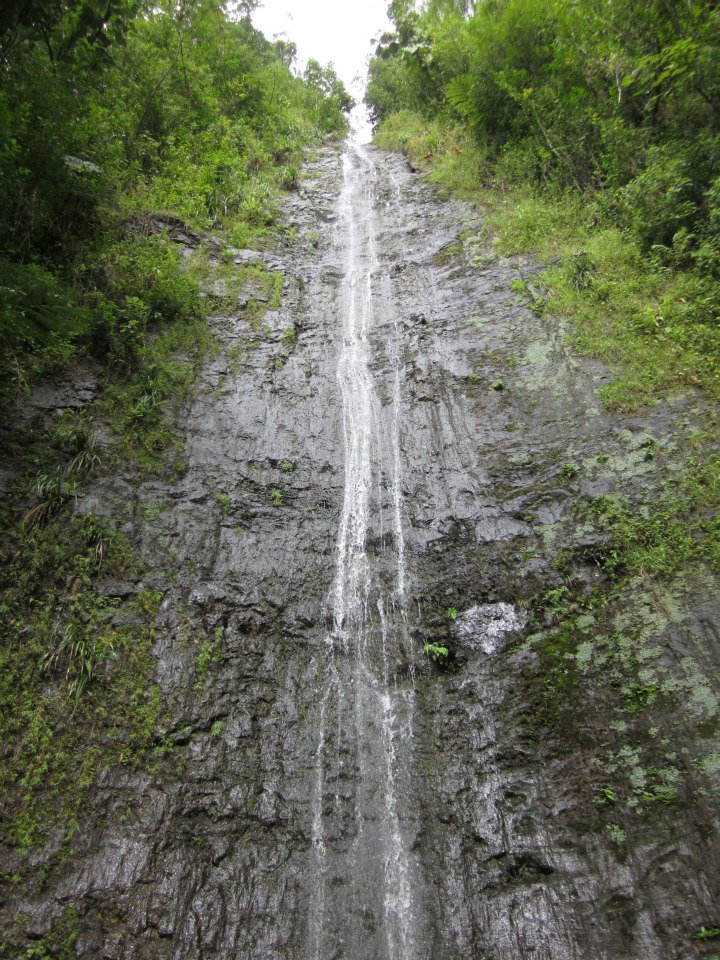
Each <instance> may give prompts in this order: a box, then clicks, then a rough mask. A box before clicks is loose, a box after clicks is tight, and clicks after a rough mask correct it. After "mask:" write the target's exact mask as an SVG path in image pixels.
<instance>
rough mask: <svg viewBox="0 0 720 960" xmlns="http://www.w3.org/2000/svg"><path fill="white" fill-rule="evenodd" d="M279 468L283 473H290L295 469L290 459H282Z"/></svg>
mask: <svg viewBox="0 0 720 960" xmlns="http://www.w3.org/2000/svg"><path fill="white" fill-rule="evenodd" d="M280 469H281V470H282V472H283V473H292V472H293V470H294V469H295V464H294V463H293V462H292V460H283V462H282V463H281V464H280Z"/></svg>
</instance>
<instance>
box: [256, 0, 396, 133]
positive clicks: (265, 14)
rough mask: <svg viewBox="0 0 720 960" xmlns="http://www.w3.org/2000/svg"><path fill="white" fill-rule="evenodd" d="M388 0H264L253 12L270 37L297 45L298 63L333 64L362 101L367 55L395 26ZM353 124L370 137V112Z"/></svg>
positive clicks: (358, 115)
mask: <svg viewBox="0 0 720 960" xmlns="http://www.w3.org/2000/svg"><path fill="white" fill-rule="evenodd" d="M387 4H388V0H263V2H262V6H261V7H259V8H258V9H257V10H256V11H255V12H254V13H253V15H252V20H253V23H254V24H255V26H256V27H257V28H258V29H259V30H262V32H263V33H264V34H265V36H266V37H267V38H268V40H273V39H274V38H275V37H276V36H278V37H280V38H281V39H283V40H292V41H293V42H294V43H295V44H297V50H298V64H297V65H298V66H299V67H300V68H301V69H302V67H304V66H305V63H306V62H307V61H308V60H311V59H314V60H319V61H320V63H321V64H322V65H323V66H327V65H328V64H329V63H332V65H333V66H334V68H335V71H336V72H337V74H338V76H339V77H340V79H341V80H342V81H343V83H344V84H345V86H346V87H347V88H348V90H349V91H350V93H351V94H352V95H353V97H354V98H355V99H356V100H357V101H360V100H362V96H363V92H364V89H365V83H366V79H367V78H366V74H367V59H368V57H369V55H370V54H371V53H372V52H373V50H374V48H375V44H373V42H372V41H373V39H375V40H377V38H378V37H379V36H380V34H381V33H383V32H384V31H386V30H389V29H390V24H389V21H388V19H387V12H386V11H387ZM353 114H354V115H353V117H352V121H353V126H354V127H355V128H356V130H357V132H358V135H359V136H360V138H361V139H367V137H368V135H369V124H368V121H367V117H366V115H365V111H364V110H363V109H357V110H355V111H353Z"/></svg>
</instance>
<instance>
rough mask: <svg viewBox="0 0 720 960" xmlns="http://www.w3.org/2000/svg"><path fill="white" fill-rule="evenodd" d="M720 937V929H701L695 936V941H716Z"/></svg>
mask: <svg viewBox="0 0 720 960" xmlns="http://www.w3.org/2000/svg"><path fill="white" fill-rule="evenodd" d="M717 937H720V927H700V929H699V930H698V932H697V933H694V934H693V940H699V941H700V942H701V943H702V942H703V941H704V940H715V939H716V938H717Z"/></svg>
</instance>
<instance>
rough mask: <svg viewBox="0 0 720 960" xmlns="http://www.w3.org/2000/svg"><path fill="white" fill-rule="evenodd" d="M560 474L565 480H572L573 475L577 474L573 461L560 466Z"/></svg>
mask: <svg viewBox="0 0 720 960" xmlns="http://www.w3.org/2000/svg"><path fill="white" fill-rule="evenodd" d="M562 475H563V477H565V479H566V480H572V478H573V477H576V476H577V475H578V468H577V467H576V466H575V464H574V463H566V464H565V466H564V467H563V468H562Z"/></svg>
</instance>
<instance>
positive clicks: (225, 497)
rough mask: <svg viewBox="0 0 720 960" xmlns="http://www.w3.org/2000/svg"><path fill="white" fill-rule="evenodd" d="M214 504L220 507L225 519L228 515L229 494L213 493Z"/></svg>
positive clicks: (219, 491)
mask: <svg viewBox="0 0 720 960" xmlns="http://www.w3.org/2000/svg"><path fill="white" fill-rule="evenodd" d="M215 503H217V505H218V506H219V507H220V512H221V513H222V515H223V517H227V515H228V514H229V513H230V494H228V493H224V492H223V491H221V490H218V491H217V492H216V493H215Z"/></svg>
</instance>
